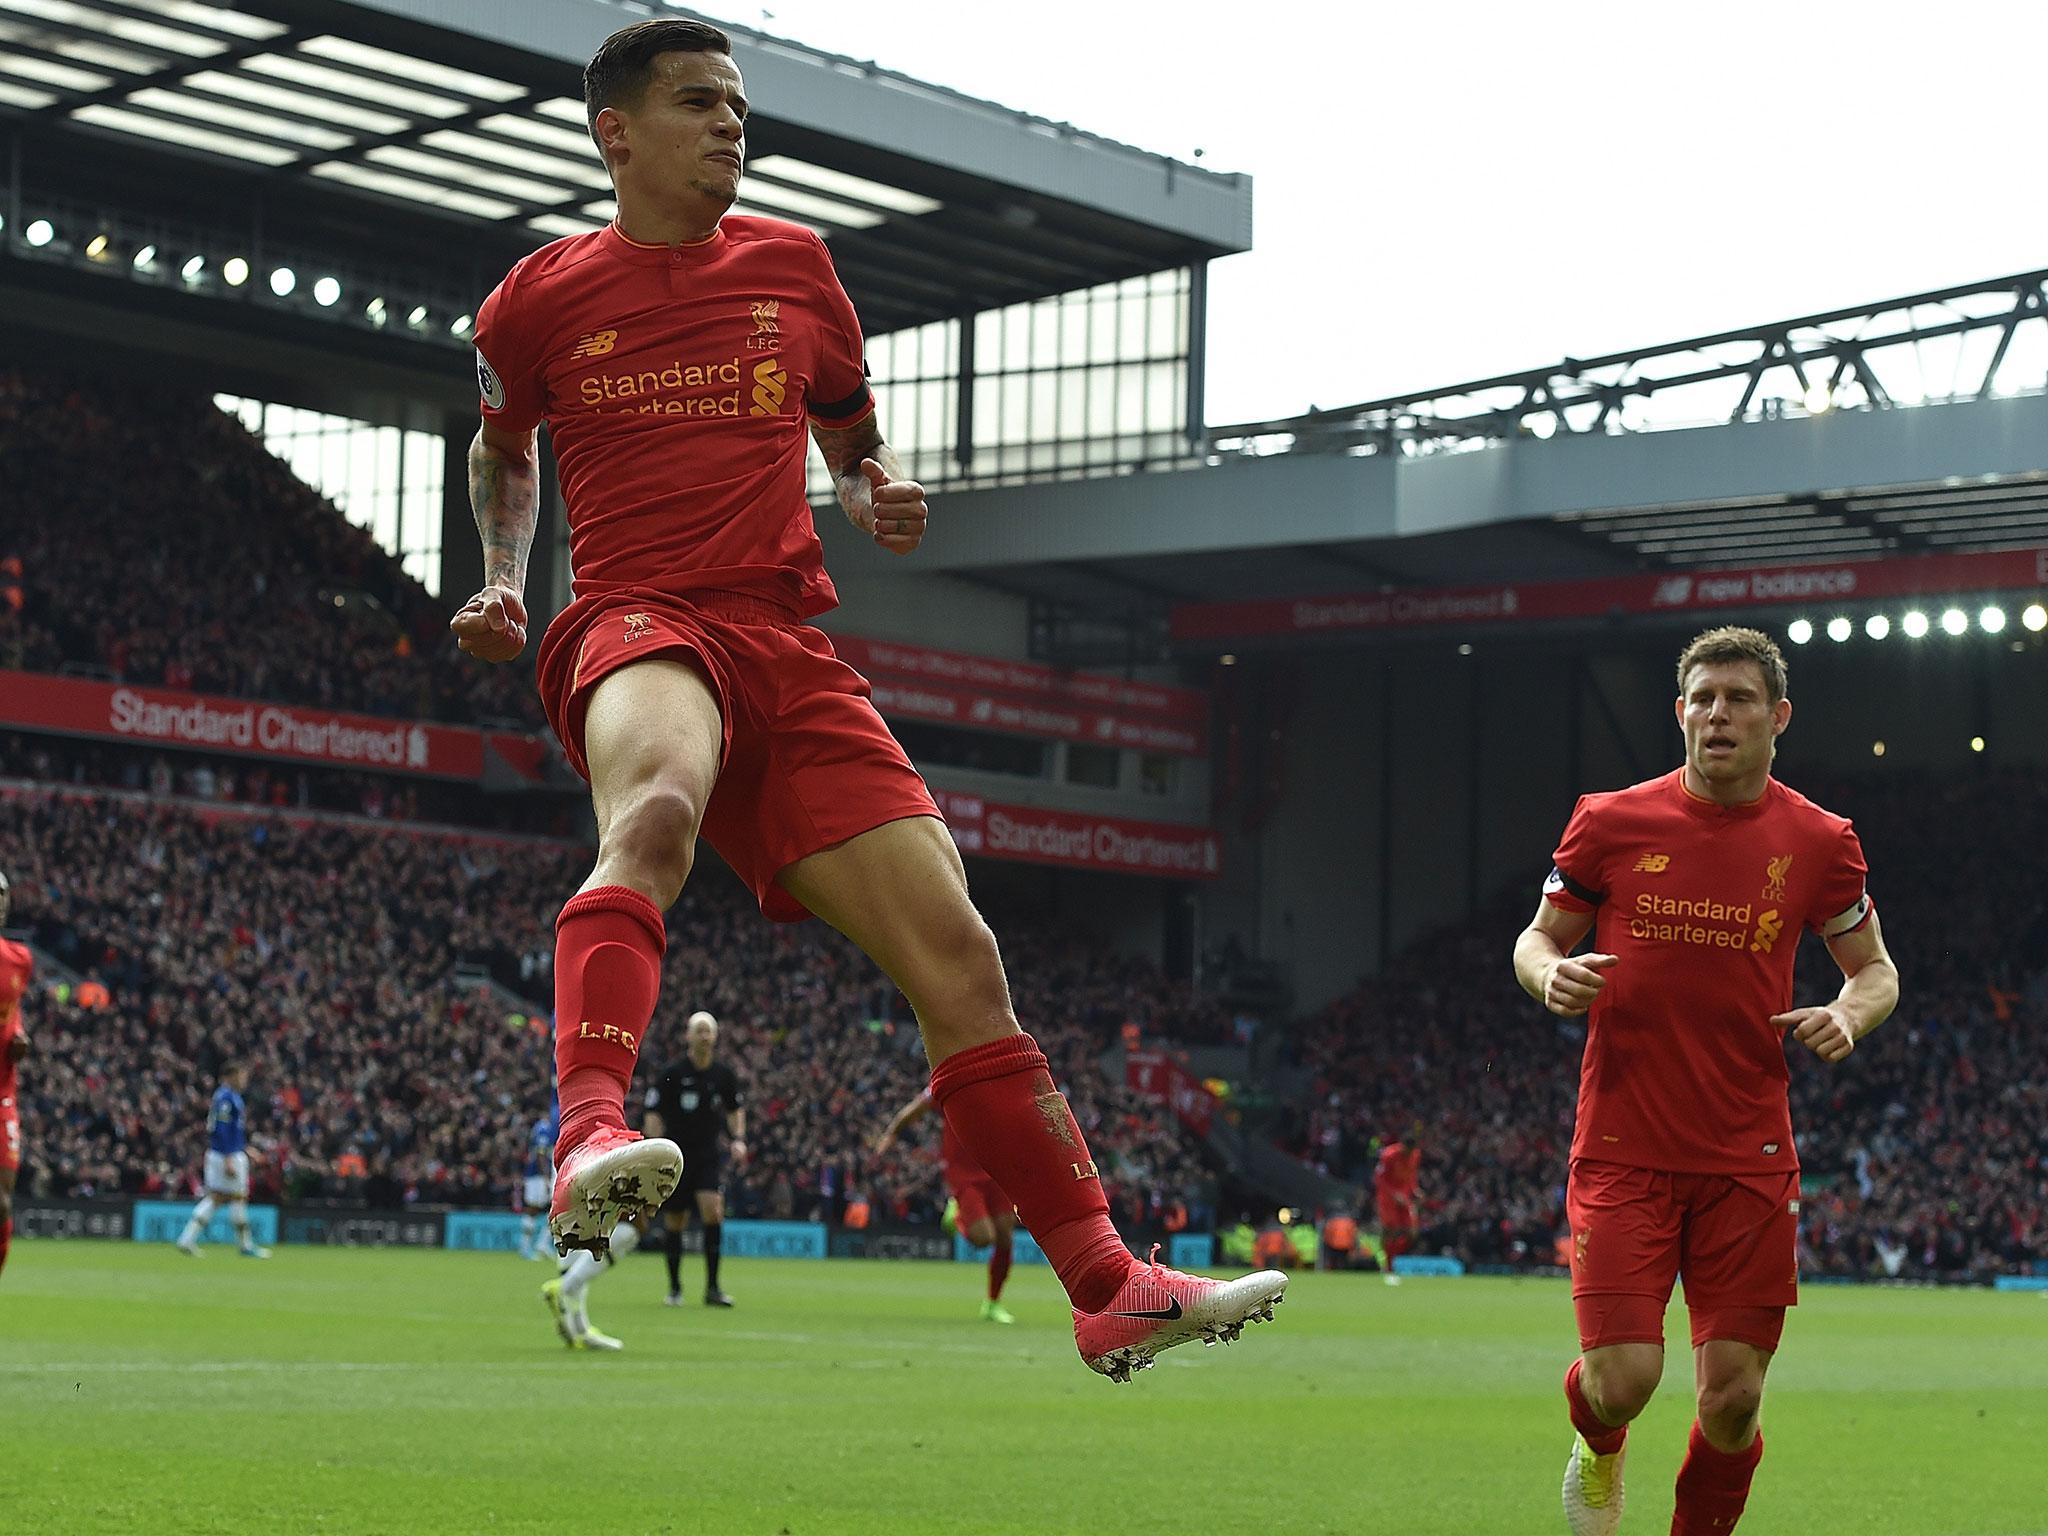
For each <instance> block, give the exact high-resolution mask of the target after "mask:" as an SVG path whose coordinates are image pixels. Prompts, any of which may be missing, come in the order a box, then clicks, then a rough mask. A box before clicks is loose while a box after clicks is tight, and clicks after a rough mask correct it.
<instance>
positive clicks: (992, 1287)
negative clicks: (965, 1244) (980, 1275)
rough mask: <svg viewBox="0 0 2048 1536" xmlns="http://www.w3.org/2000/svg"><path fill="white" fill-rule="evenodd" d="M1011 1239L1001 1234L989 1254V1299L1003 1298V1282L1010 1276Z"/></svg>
mask: <svg viewBox="0 0 2048 1536" xmlns="http://www.w3.org/2000/svg"><path fill="white" fill-rule="evenodd" d="M1010 1256H1011V1241H1010V1239H1009V1238H1007V1237H1004V1236H1002V1235H1000V1234H998V1235H997V1237H996V1245H995V1247H994V1248H992V1249H991V1250H990V1251H989V1256H988V1299H989V1300H990V1301H1001V1300H1002V1299H1003V1282H1004V1281H1005V1280H1007V1279H1009V1278H1010Z"/></svg>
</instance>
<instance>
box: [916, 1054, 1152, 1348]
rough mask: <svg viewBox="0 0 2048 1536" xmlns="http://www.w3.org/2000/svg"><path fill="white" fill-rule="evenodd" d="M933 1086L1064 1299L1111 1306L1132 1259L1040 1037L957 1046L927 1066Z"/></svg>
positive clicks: (1089, 1308)
mask: <svg viewBox="0 0 2048 1536" xmlns="http://www.w3.org/2000/svg"><path fill="white" fill-rule="evenodd" d="M931 1094H932V1099H933V1101H934V1102H935V1103H937V1105H938V1106H939V1108H940V1110H941V1111H942V1112H943V1113H944V1114H945V1117H946V1123H947V1124H948V1125H950V1126H951V1127H952V1128H953V1134H954V1135H956V1136H958V1137H959V1138H960V1140H961V1141H962V1142H964V1143H965V1144H966V1146H967V1150H968V1152H969V1154H970V1155H972V1156H973V1158H974V1160H975V1161H976V1162H977V1163H979V1164H981V1166H982V1167H983V1168H985V1169H987V1170H988V1174H989V1177H990V1178H992V1179H994V1180H995V1181H996V1183H997V1184H999V1185H1001V1186H1002V1190H1003V1193H1004V1194H1006V1195H1008V1196H1009V1197H1010V1198H1011V1199H1012V1200H1014V1201H1016V1202H1017V1214H1018V1216H1019V1217H1020V1218H1022V1220H1023V1223H1024V1225H1025V1226H1026V1227H1028V1228H1029V1229H1030V1231H1031V1235H1032V1236H1033V1237H1034V1238H1036V1239H1037V1241H1038V1246H1039V1247H1040V1248H1041V1249H1043V1250H1044V1251H1045V1256H1046V1258H1047V1259H1048V1260H1049V1261H1050V1262H1051V1264H1052V1267H1053V1273H1055V1274H1056V1275H1058V1276H1059V1277H1060V1284H1061V1285H1063V1286H1065V1287H1066V1289H1067V1297H1068V1299H1069V1300H1070V1301H1072V1302H1073V1304H1074V1305H1075V1307H1077V1308H1078V1309H1079V1310H1081V1311H1083V1312H1100V1311H1101V1310H1102V1309H1103V1308H1104V1307H1106V1306H1108V1305H1109V1302H1110V1298H1111V1297H1113V1296H1115V1295H1116V1293H1117V1291H1118V1290H1119V1289H1120V1288H1121V1287H1122V1285H1123V1283H1124V1281H1125V1279H1127V1278H1128V1277H1129V1275H1130V1272H1131V1270H1132V1268H1133V1267H1134V1266H1135V1265H1136V1263H1137V1261H1136V1260H1135V1259H1133V1258H1132V1257H1131V1251H1130V1249H1128V1248H1126V1247H1125V1246H1124V1242H1123V1239H1122V1238H1120V1237H1118V1236H1117V1235H1116V1228H1115V1227H1114V1226H1113V1225H1112V1224H1111V1223H1110V1219H1109V1201H1108V1200H1107V1199H1106V1198H1105V1197H1104V1195H1103V1193H1102V1180H1101V1178H1100V1177H1099V1176H1098V1175H1097V1173H1096V1171H1095V1160H1094V1159H1093V1158H1091V1157H1090V1156H1089V1155H1088V1144H1087V1142H1086V1141H1084V1140H1083V1139H1082V1137H1081V1127H1080V1126H1079V1125H1078V1124H1077V1123H1075V1120H1074V1112H1073V1111H1072V1110H1071V1109H1069V1108H1068V1107H1067V1101H1066V1099H1065V1097H1064V1096H1063V1095H1062V1094H1061V1093H1060V1091H1059V1089H1057V1088H1056V1087H1054V1086H1053V1081H1052V1074H1051V1073H1050V1072H1048V1071H1047V1070H1046V1062H1045V1055H1044V1053H1043V1052H1041V1051H1040V1050H1039V1049H1038V1044H1037V1042H1036V1041H1034V1040H1033V1039H1032V1038H1031V1037H1030V1036H1029V1035H1027V1034H1023V1033H1021V1032H1020V1033H1018V1034H1014V1035H1007V1036H1005V1037H1004V1038H1002V1039H1000V1040H991V1041H989V1042H987V1043H986V1044H984V1045H975V1046H969V1047H968V1048H967V1049H966V1050H964V1051H956V1052H955V1053H954V1054H953V1055H951V1056H948V1057H947V1058H946V1059H945V1060H944V1061H942V1062H940V1063H939V1065H938V1067H937V1068H936V1069H935V1070H934V1071H933V1072H932V1087H931Z"/></svg>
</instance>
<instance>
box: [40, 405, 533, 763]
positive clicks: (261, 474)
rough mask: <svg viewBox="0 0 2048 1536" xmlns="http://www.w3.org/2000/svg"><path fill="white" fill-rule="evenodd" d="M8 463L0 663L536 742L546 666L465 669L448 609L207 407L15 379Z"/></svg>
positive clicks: (362, 533) (238, 425)
mask: <svg viewBox="0 0 2048 1536" xmlns="http://www.w3.org/2000/svg"><path fill="white" fill-rule="evenodd" d="M0 462H5V463H6V464H7V466H8V476H9V481H10V486H9V489H10V492H11V493H12V494H10V495H9V496H8V498H7V499H6V500H5V501H4V502H0V558H5V559H7V560H9V561H10V562H11V561H18V562H19V563H20V567H21V572H20V577H19V584H20V588H21V592H22V602H21V605H20V607H19V608H18V609H16V608H15V607H14V605H13V604H12V603H0V664H5V665H11V666H16V667H20V668H23V669H26V670H30V671H56V670H58V669H59V668H62V667H67V666H68V667H72V668H81V669H86V670H92V671H97V672H99V673H102V674H103V675H106V676H108V677H111V678H113V679H115V680H118V681H125V682H134V683H156V684H162V685H165V686H167V687H174V688H184V689H191V690H194V691H197V692H201V693H218V694H230V695H234V696H236V697H240V698H262V699H274V700H278V701H280V702H283V703H292V704H318V705H324V706H327V707H329V708H334V709H352V710H360V711H363V712H366V713H369V714H376V715H397V716H407V717H411V718H417V719H427V720H448V721H472V720H485V719H489V720H509V721H519V722H523V723H528V724H538V723H539V718H540V717H539V706H538V704H537V703H536V702H535V701H534V698H533V688H532V680H531V669H530V668H529V667H527V666H524V665H519V666H512V667H501V668H483V667H475V666H465V665H462V664H461V660H460V658H459V657H458V656H457V655H456V652H455V647H454V644H453V642H452V641H451V640H450V639H449V637H448V632H447V626H448V615H447V613H446V612H445V611H444V609H445V605H444V604H442V603H441V602H440V601H439V600H438V599H436V598H434V597H433V596H432V595H431V594H429V593H428V592H427V591H426V589H425V588H423V587H421V586H420V585H419V583H417V582H416V581H414V580H412V578H411V577H409V576H407V575H406V574H405V572H404V570H403V569H402V568H401V566H400V564H399V562H398V561H397V559H395V558H394V557H393V556H391V555H389V554H387V553H385V551H383V550H382V549H380V548H379V547H378V545H377V543H376V541H375V540H374V539H373V538H371V536H370V535H369V534H368V533H367V532H365V531H364V530H362V529H360V528H357V527H355V526H353V525H352V524H350V523H348V522H347V521H345V520H344V519H343V518H342V517H340V516H339V515H338V514H337V513H336V512H335V510H334V509H333V508H332V507H331V506H330V505H328V504H327V503H326V502H324V501H322V500H321V499H320V497H319V496H318V495H316V494H315V493H314V492H313V491H312V490H311V489H309V488H308V487H307V486H306V485H305V484H304V483H303V482H302V481H300V480H298V479H297V478H295V477H294V476H293V475H292V473H291V471H290V469H289V468H287V467H286V466H285V465H284V464H283V463H281V462H280V461H279V460H277V459H276V458H274V457H272V456H271V454H270V453H269V452H267V451H266V450H265V449H264V447H263V445H262V444H261V443H260V442H259V441H258V440H257V439H256V438H254V437H253V436H251V435H250V433H249V432H248V431H247V430H246V429H245V428H244V427H243V426H242V425H241V423H240V422H238V421H236V420H234V419H233V418H231V417H229V416H227V415H226V414H225V413H223V412H222V411H220V410H219V409H217V408H216V407H215V406H214V405H213V403H212V402H211V401H210V400H207V399H205V398H204V397H202V396H200V395H197V394H191V393H183V392H180V391H178V390H175V389H171V388H166V387H164V386H163V385H161V384H158V383H153V382H141V381H137V382H133V383H127V382H113V381H109V380H104V379H91V380H88V379H84V378H70V379H67V378H60V377H57V376H54V375H48V374H29V373H25V372H22V371H19V370H0ZM10 569H11V567H10ZM337 594H339V595H342V596H343V597H344V599H345V601H344V603H343V604H341V605H337V604H336V603H335V601H334V597H335V596H336V595H337ZM353 594H361V595H362V596H363V597H364V598H366V599H367V601H360V602H356V601H346V599H347V598H349V597H350V596H351V595H353ZM323 599H324V600H323Z"/></svg>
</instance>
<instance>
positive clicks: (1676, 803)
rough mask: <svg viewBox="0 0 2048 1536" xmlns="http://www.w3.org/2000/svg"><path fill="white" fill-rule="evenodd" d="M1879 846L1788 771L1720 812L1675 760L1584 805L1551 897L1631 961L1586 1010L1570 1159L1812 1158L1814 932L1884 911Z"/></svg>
mask: <svg viewBox="0 0 2048 1536" xmlns="http://www.w3.org/2000/svg"><path fill="white" fill-rule="evenodd" d="M1864 875H1865V869H1864V864H1863V847H1862V845H1861V844H1860V843H1859V842H1858V841H1857V840H1856V832H1855V829H1854V828H1853V827H1851V826H1850V824H1849V823H1848V822H1847V821H1846V820H1845V819H1843V818H1842V817H1840V816H1835V815H1832V814H1830V813H1829V812H1827V811H1824V810H1822V809H1821V808H1820V807H1819V806H1817V805H1815V804H1814V803H1813V802H1812V801H1811V800H1808V799H1807V798H1806V797H1805V796H1804V795H1801V794H1799V793H1797V792H1796V791H1794V790H1790V789H1787V788H1786V787H1785V786H1784V785H1782V784H1780V783H1778V782H1777V780H1775V779H1773V780H1771V781H1770V784H1769V787H1768V788H1767V789H1766V790H1765V791H1764V794H1763V798H1762V799H1760V800H1757V801H1755V802H1753V803H1751V804H1749V805H1736V806H1721V805H1716V804H1714V803H1713V802H1712V801H1709V800H1702V799H1700V798H1699V797H1698V796H1697V795H1694V794H1693V793H1691V791H1689V790H1687V789H1686V787H1685V782H1684V770H1683V769H1675V770H1673V771H1672V772H1670V773H1667V774H1665V775H1664V776H1663V777H1662V778H1658V779H1651V780H1650V781H1648V782H1647V783H1643V784H1637V785H1634V786H1632V787H1630V788H1628V789H1623V790H1617V791H1616V792H1614V793H1612V794H1602V795H1587V796H1585V797H1583V798H1582V799H1581V800H1580V801H1579V803H1578V807H1577V808H1576V809H1575V810H1574V811H1573V812H1572V819H1571V823H1570V825H1568V826H1567V827H1566V828H1565V833H1564V841H1563V842H1561V843H1560V844H1558V848H1557V854H1556V867H1555V868H1554V869H1553V870H1552V871H1551V874H1550V878H1549V880H1548V881H1546V882H1545V883H1544V887H1543V890H1544V894H1545V896H1546V897H1547V898H1548V899H1549V900H1550V901H1552V902H1554V903H1555V904H1556V905H1558V906H1560V907H1563V908H1565V909H1566V910H1567V911H1573V912H1586V911H1595V912H1597V913H1598V916H1597V917H1596V918H1595V920H1594V930H1593V947H1594V948H1595V949H1597V950H1600V951H1602V952H1604V953H1607V954H1611V955H1614V956H1617V957H1618V963H1617V964H1616V965H1615V966H1614V968H1613V969H1612V970H1610V971H1608V972H1607V985H1606V986H1605V987H1604V988H1603V989H1602V991H1601V993H1600V996H1599V998H1598V999H1597V1000H1596V1001H1595V1002H1594V1004H1593V1008H1592V1012H1591V1014H1590V1015H1589V1016H1588V1018H1589V1022H1588V1028H1587V1035H1586V1050H1585V1058H1584V1060H1583V1062H1582V1064H1581V1066H1580V1069H1579V1114H1578V1129H1577V1133H1576V1134H1575V1135H1574V1136H1573V1138H1572V1156H1573V1157H1587V1158H1598V1159H1600V1160H1601V1161H1603V1162H1610V1163H1625V1164H1629V1165H1631V1166H1634V1167H1639V1168H1658V1169H1665V1170H1669V1171H1672V1172H1679V1173H1762V1172H1767V1171H1771V1170H1776V1169H1788V1168H1795V1167H1797V1166H1798V1161H1799V1155H1798V1152H1797V1150H1796V1149H1795V1147H1794V1146H1793V1142H1792V1113H1791V1107H1790V1105H1789V1104H1788V1103H1787V1102H1786V1095H1785V1086H1786V1083H1787V1081H1788V1078H1789V1074H1788V1072H1787V1070H1786V1066H1785V1049H1784V1041H1783V1039H1782V1037H1781V1033H1780V1031H1779V1030H1777V1029H1776V1028H1774V1027H1773V1026H1772V1024H1771V1022H1770V1021H1771V1016H1772V1015H1773V1014H1778V1013H1784V1012H1786V1011H1787V1010H1788V1009H1790V1008H1791V1007H1792V962H1793V957H1794V955H1795V954H1796V953H1797V951H1798V948H1799V936H1800V931H1801V930H1802V929H1807V928H1810V929H1813V930H1814V931H1816V932H1818V933H1821V934H1823V935H1825V936H1827V937H1829V938H1838V937H1840V936H1841V935H1843V934H1846V933H1849V932H1852V931H1853V930H1855V929H1856V928H1859V927H1861V926H1862V925H1863V924H1864V923H1865V922H1867V921H1869V918H1870V911H1871V906H1870V898H1869V896H1868V895H1867V894H1866V893H1865V890H1864Z"/></svg>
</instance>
